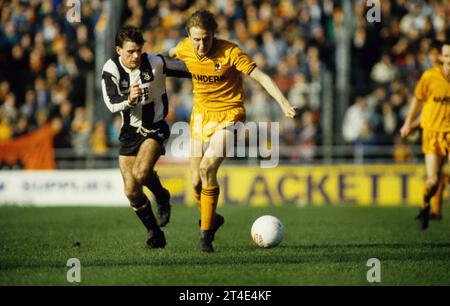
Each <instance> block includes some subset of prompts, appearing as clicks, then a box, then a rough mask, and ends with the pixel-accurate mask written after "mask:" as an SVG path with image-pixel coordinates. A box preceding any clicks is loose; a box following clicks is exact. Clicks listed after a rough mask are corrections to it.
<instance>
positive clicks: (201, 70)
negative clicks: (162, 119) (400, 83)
mask: <svg viewBox="0 0 450 306" xmlns="http://www.w3.org/2000/svg"><path fill="white" fill-rule="evenodd" d="M216 30H217V23H216V21H215V18H214V15H213V14H212V13H211V12H209V11H206V10H201V11H196V12H195V13H193V14H192V15H191V16H190V17H189V18H188V20H187V22H186V31H187V34H188V37H187V38H185V39H184V40H182V41H181V42H180V43H178V45H177V46H176V47H175V48H172V49H171V50H170V51H169V56H170V57H176V58H178V59H180V60H182V61H184V62H185V63H186V66H187V67H188V70H189V71H190V72H191V75H192V83H193V88H194V90H193V93H194V107H193V109H192V115H191V122H190V125H191V153H190V154H191V155H190V166H191V172H192V183H193V188H194V197H195V199H196V202H197V204H198V207H199V209H200V216H201V219H200V250H201V251H203V252H213V251H214V248H213V246H212V242H213V240H214V235H215V233H216V231H217V229H218V228H219V227H220V226H221V225H222V224H223V223H224V218H223V217H222V216H220V215H218V214H216V213H215V211H216V206H217V201H218V198H219V184H218V181H217V171H218V169H219V166H220V164H221V163H222V161H223V160H224V156H226V152H225V150H226V149H227V144H228V143H229V141H230V140H233V137H234V134H233V130H232V129H231V128H230V127H231V126H233V125H234V124H235V123H237V122H242V121H244V120H245V109H244V105H243V103H244V90H243V79H242V73H244V74H247V75H249V76H250V77H251V78H252V79H254V80H256V81H257V82H258V83H259V84H261V86H262V87H264V88H265V90H266V91H267V92H268V93H269V94H270V95H271V96H272V97H273V98H274V99H275V101H277V103H278V104H279V105H280V107H281V109H282V111H283V113H284V115H285V116H286V117H289V118H293V117H294V116H295V109H294V108H293V107H292V106H291V105H290V104H289V102H288V101H287V99H286V98H285V97H284V96H283V94H282V93H281V91H280V89H279V88H278V87H277V86H276V85H275V83H274V82H273V81H272V79H271V78H270V77H269V76H268V75H267V74H265V73H264V72H262V71H261V70H259V69H258V68H257V67H256V63H255V62H254V61H253V60H252V59H251V58H250V57H249V56H248V55H247V54H246V53H245V52H243V51H242V50H241V49H240V48H239V46H237V45H236V44H233V43H231V42H229V41H226V40H221V39H217V38H215V37H214V35H215V32H216Z"/></svg>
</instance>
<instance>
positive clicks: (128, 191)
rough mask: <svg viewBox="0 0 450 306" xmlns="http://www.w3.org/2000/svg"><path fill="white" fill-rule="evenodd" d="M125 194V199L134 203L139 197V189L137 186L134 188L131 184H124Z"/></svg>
mask: <svg viewBox="0 0 450 306" xmlns="http://www.w3.org/2000/svg"><path fill="white" fill-rule="evenodd" d="M124 191H125V196H126V197H127V199H128V200H129V201H130V202H132V203H135V202H137V200H138V199H139V195H140V193H139V190H138V189H137V188H134V187H132V186H125V190H124Z"/></svg>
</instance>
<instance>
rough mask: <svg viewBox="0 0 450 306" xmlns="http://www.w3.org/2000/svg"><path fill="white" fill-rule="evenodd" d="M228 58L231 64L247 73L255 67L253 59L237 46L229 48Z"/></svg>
mask: <svg viewBox="0 0 450 306" xmlns="http://www.w3.org/2000/svg"><path fill="white" fill-rule="evenodd" d="M230 59H231V65H232V66H234V67H235V68H236V69H237V70H238V71H240V72H242V73H245V74H247V75H248V74H250V73H252V71H253V69H255V67H256V63H255V61H253V60H252V59H251V58H250V57H249V56H248V55H247V53H245V52H244V51H242V50H241V49H240V48H239V47H238V46H234V47H233V48H232V49H231V54H230Z"/></svg>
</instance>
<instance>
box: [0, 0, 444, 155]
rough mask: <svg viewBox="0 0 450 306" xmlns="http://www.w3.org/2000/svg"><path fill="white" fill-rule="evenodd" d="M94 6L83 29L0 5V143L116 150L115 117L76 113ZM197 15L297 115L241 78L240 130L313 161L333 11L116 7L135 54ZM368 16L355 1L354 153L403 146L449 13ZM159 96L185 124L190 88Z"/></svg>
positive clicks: (346, 130)
mask: <svg viewBox="0 0 450 306" xmlns="http://www.w3.org/2000/svg"><path fill="white" fill-rule="evenodd" d="M101 3H102V2H101V1H100V0H94V1H82V5H81V22H80V23H71V22H68V20H67V18H66V11H67V9H68V7H67V6H66V5H64V1H62V0H11V1H5V0H0V141H4V140H8V139H13V138H15V137H18V136H20V135H23V134H26V133H28V132H30V131H32V130H34V129H36V128H38V127H40V126H42V125H43V124H44V123H46V122H51V123H52V125H53V126H54V128H55V130H56V131H57V133H56V135H55V141H54V145H55V147H56V148H73V149H74V151H75V152H76V154H78V155H80V156H82V155H83V154H86V150H89V151H90V152H91V153H92V152H94V153H95V154H98V155H102V154H105V152H106V151H107V149H108V147H111V146H117V145H118V141H117V138H118V133H119V130H120V121H121V120H120V116H113V117H112V118H107V120H105V121H99V122H94V121H93V120H92V118H90V117H89V116H88V114H87V112H86V103H85V97H86V95H85V92H86V75H87V74H88V73H93V72H94V68H95V64H98V63H95V62H94V59H95V57H94V54H95V39H94V31H95V27H96V24H97V21H98V20H99V17H100V15H101V13H102V4H101ZM201 8H204V9H209V10H211V11H212V12H213V13H215V15H216V16H217V17H216V18H217V22H218V25H219V28H218V32H217V37H218V38H223V39H227V40H230V41H232V42H235V43H237V44H239V45H240V46H241V48H242V49H243V50H244V51H246V52H247V53H248V54H249V55H250V56H251V57H252V58H253V59H254V60H255V61H256V63H257V65H258V67H259V68H260V69H262V70H264V71H265V72H267V73H268V74H269V75H270V76H271V77H272V78H273V79H274V80H275V82H276V83H277V85H278V86H279V87H280V89H281V90H282V92H283V93H284V94H285V95H286V96H287V97H288V99H289V100H290V102H291V103H292V104H293V105H294V106H296V107H298V108H299V109H300V115H299V116H298V118H296V119H285V118H283V116H282V114H281V112H280V109H279V107H278V105H277V104H276V103H275V102H274V100H273V99H272V98H271V97H270V96H268V94H267V93H266V92H265V90H263V89H262V88H261V87H260V86H259V85H257V84H256V83H255V82H251V81H249V80H248V78H245V81H244V82H245V91H246V101H245V103H246V109H247V120H249V121H256V122H260V121H277V122H280V124H281V133H280V135H281V139H280V141H281V144H285V145H293V146H296V147H297V148H299V149H298V150H292V151H290V152H291V153H289V156H288V158H289V159H290V160H292V161H299V160H306V161H309V160H312V159H314V158H315V157H316V151H315V150H316V147H317V146H318V145H320V144H321V124H320V123H321V121H320V120H321V110H322V106H323V105H322V101H323V99H322V93H323V89H324V88H323V86H324V83H323V76H324V72H325V71H330V72H331V73H334V72H335V58H336V56H335V50H336V37H337V35H336V33H335V32H336V31H337V28H338V27H339V26H341V24H339V23H342V15H343V14H342V8H341V7H340V1H332V0H271V1H252V0H240V1H229V0H210V1H207V0H162V1H157V0H126V1H124V7H123V12H122V25H134V26H137V27H140V28H142V30H143V33H144V38H145V40H146V42H145V45H144V51H148V52H152V53H165V52H167V51H168V50H169V49H170V48H172V47H174V46H175V45H176V44H177V43H178V42H179V41H180V40H181V39H183V38H184V37H185V36H186V32H185V29H184V22H185V20H186V18H187V17H188V16H189V15H190V14H191V13H192V12H193V11H195V10H197V9H201ZM369 8H370V7H368V6H367V3H366V1H353V12H352V15H353V17H354V18H353V19H352V41H351V61H352V63H351V88H352V91H351V101H352V105H351V106H350V107H349V108H348V110H347V112H346V114H345V116H344V118H343V123H342V135H343V139H344V141H345V142H346V143H349V144H355V145H358V146H361V145H362V146H374V145H376V146H380V145H398V146H399V147H400V146H402V148H404V146H403V145H404V143H403V142H402V141H401V140H399V139H398V137H397V135H398V129H399V127H400V125H401V123H402V122H403V119H404V117H405V114H406V110H407V103H408V99H409V98H410V97H411V94H412V91H413V89H414V85H415V83H416V81H417V79H418V78H419V77H420V75H421V73H422V72H423V71H424V70H426V69H428V68H430V67H431V66H432V65H433V63H434V62H435V60H436V54H435V53H436V51H435V50H433V48H432V47H433V42H434V41H435V40H436V39H438V40H444V39H446V38H447V39H448V38H449V15H450V14H449V10H450V9H449V7H448V6H446V5H445V0H430V1H420V0H416V1H405V0H391V1H381V20H380V22H374V23H370V22H368V21H367V19H366V13H367V10H368V9H369ZM101 64H103V63H101ZM334 75H335V74H334ZM167 89H168V94H169V99H170V104H169V105H170V111H169V114H168V118H167V119H168V121H169V123H171V124H173V123H174V122H178V121H189V117H190V111H191V108H192V84H191V82H190V81H189V80H180V79H175V78H169V79H168V82H167ZM96 98H98V97H96ZM395 156H400V157H398V158H399V159H402V158H404V159H406V158H408V157H409V156H411V154H409V153H408V154H407V153H405V154H396V155H395Z"/></svg>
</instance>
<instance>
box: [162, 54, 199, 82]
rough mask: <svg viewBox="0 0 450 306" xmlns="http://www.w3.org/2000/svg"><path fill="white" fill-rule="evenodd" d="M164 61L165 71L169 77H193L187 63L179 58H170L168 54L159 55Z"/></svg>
mask: <svg viewBox="0 0 450 306" xmlns="http://www.w3.org/2000/svg"><path fill="white" fill-rule="evenodd" d="M158 56H159V57H160V58H161V60H162V61H163V65H164V73H165V74H166V75H167V76H169V77H177V78H189V79H190V78H191V73H190V72H189V70H188V69H187V67H186V64H185V63H184V62H183V61H181V60H179V59H174V58H170V57H168V56H164V55H161V54H159V55H158Z"/></svg>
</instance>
